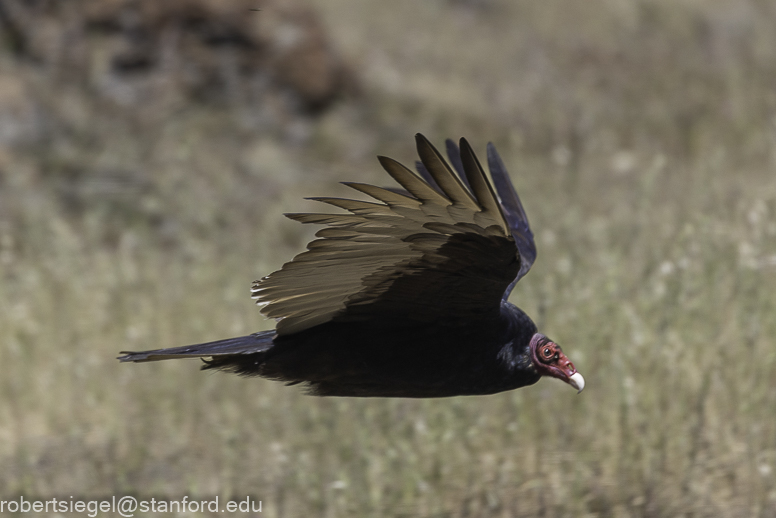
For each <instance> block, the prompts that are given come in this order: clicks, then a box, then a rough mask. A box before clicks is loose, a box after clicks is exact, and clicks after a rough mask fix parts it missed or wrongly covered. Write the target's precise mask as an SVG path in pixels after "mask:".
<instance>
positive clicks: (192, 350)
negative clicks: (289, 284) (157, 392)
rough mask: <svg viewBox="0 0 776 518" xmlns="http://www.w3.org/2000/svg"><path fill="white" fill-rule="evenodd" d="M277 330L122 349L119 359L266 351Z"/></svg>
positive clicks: (212, 355)
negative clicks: (149, 348) (145, 348)
mask: <svg viewBox="0 0 776 518" xmlns="http://www.w3.org/2000/svg"><path fill="white" fill-rule="evenodd" d="M274 338H275V331H262V332H259V333H253V334H252V335H248V336H240V337H237V338H227V339H225V340H216V341H215V342H207V343H204V344H195V345H184V346H183V347H171V348H169V349H154V350H152V351H139V352H135V351H121V354H123V355H124V356H119V357H118V358H117V359H118V360H119V361H121V362H136V363H139V362H155V361H158V360H173V359H178V358H201V357H203V356H210V357H213V358H216V357H218V356H227V355H243V354H254V353H261V352H266V351H267V350H269V349H270V348H271V347H272V340H273V339H274Z"/></svg>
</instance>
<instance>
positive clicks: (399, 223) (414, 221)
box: [119, 135, 584, 397]
mask: <svg viewBox="0 0 776 518" xmlns="http://www.w3.org/2000/svg"><path fill="white" fill-rule="evenodd" d="M416 140H417V145H418V153H419V155H420V158H421V161H420V162H418V163H417V164H416V165H417V170H418V173H419V174H420V176H418V175H415V174H414V173H413V172H412V171H410V170H409V169H407V168H405V167H404V166H402V165H401V164H399V163H398V162H395V161H393V160H391V159H388V158H385V157H380V162H381V164H382V165H383V167H384V168H385V169H386V171H387V172H388V173H389V174H390V175H391V176H392V177H393V178H394V179H395V180H396V181H397V182H398V183H399V184H400V185H401V186H402V188H403V189H387V188H380V187H375V186H371V185H366V184H354V183H350V184H346V185H348V186H350V187H352V188H354V189H356V190H358V191H360V192H363V193H365V194H367V195H369V196H371V197H372V198H374V199H376V200H377V201H378V202H379V203H375V202H364V201H357V200H348V199H340V198H315V199H316V200H318V201H322V202H324V203H328V204H329V205H334V206H336V207H339V208H342V209H345V210H347V211H348V212H349V213H348V214H287V216H288V217H290V218H291V219H295V220H297V221H300V222H303V223H315V224H323V225H326V226H325V228H324V229H322V230H320V231H319V232H318V233H317V234H316V236H317V237H318V239H316V240H315V241H313V242H311V243H310V244H309V245H308V250H307V251H306V252H303V253H301V254H299V255H298V256H297V257H295V258H294V260H293V261H291V262H289V263H286V264H285V265H284V266H283V268H281V269H280V270H278V271H277V272H274V273H273V274H271V275H268V276H267V277H264V278H263V279H261V280H259V281H256V282H255V283H254V286H253V289H252V294H253V296H254V298H256V299H257V301H258V303H260V304H262V305H263V308H262V312H263V313H264V314H265V315H267V316H269V317H272V318H275V319H277V321H278V324H277V326H276V329H275V330H274V331H265V332H260V333H254V334H252V335H248V336H244V337H237V338H230V339H226V340H219V341H216V342H209V343H205V344H197V345H192V346H185V347H175V348H169V349H158V350H152V351H144V352H127V353H126V355H125V356H122V357H120V358H119V359H120V360H121V361H133V362H145V361H155V360H162V359H171V358H187V357H201V358H209V359H208V360H205V365H204V366H203V369H218V370H223V371H227V372H233V373H236V374H240V375H246V376H261V377H265V378H269V379H273V380H278V381H283V382H286V383H287V384H292V385H293V384H298V383H304V384H306V386H307V388H308V391H309V392H310V393H311V394H314V395H319V396H356V397H447V396H458V395H484V394H493V393H497V392H502V391H505V390H512V389H515V388H519V387H523V386H527V385H532V384H534V383H536V382H537V381H538V380H539V379H540V378H541V377H542V376H543V375H549V376H552V377H556V378H559V379H561V380H563V381H565V382H567V383H569V384H570V385H572V386H574V387H575V388H577V389H578V390H580V391H581V390H582V388H583V387H584V379H583V378H582V376H581V375H580V374H579V373H578V372H577V371H576V368H575V367H574V365H573V364H572V363H571V362H570V361H569V360H568V358H566V356H565V354H563V352H562V351H561V349H560V347H559V346H558V345H557V344H555V343H554V342H552V341H551V340H549V339H548V338H547V337H546V336H544V335H542V334H540V333H538V332H537V328H536V325H535V324H534V323H533V321H532V320H531V319H530V318H529V317H528V315H526V314H525V313H524V312H523V311H522V310H520V309H519V308H518V307H516V306H514V305H513V304H511V303H510V302H508V301H507V298H508V296H509V293H510V292H511V290H512V288H513V287H514V285H515V283H516V282H517V281H518V280H519V279H520V278H521V277H522V276H523V275H525V274H526V273H527V272H528V269H529V268H530V266H531V264H532V263H533V260H534V258H535V257H536V249H535V246H534V241H533V234H532V232H531V230H530V227H529V225H528V220H527V218H526V216H525V211H524V210H523V207H522V204H521V203H520V200H519V198H518V197H517V193H516V192H515V190H514V188H513V187H512V183H511V181H510V180H509V177H508V175H507V173H506V169H505V168H504V165H503V162H501V159H500V157H499V156H498V154H497V153H496V151H495V148H494V147H493V146H492V145H489V146H488V163H489V167H490V170H491V175H492V176H493V180H494V183H495V185H496V188H497V190H498V195H496V193H495V192H494V190H493V188H492V187H491V184H490V182H489V181H488V179H487V177H486V176H485V174H484V171H483V170H482V167H481V166H480V165H479V162H478V161H477V158H476V156H475V155H474V152H473V151H472V150H471V147H470V146H469V145H468V143H467V142H466V141H465V140H464V139H462V140H461V146H460V148H458V146H456V145H455V144H454V143H452V142H451V141H448V143H447V150H448V156H449V158H450V162H451V163H452V166H453V168H455V171H453V169H452V168H451V167H450V166H449V165H448V164H447V162H446V161H445V160H444V159H443V158H442V156H441V155H440V154H439V153H438V151H437V150H436V149H435V148H434V147H433V146H432V145H431V144H430V143H429V142H428V141H427V140H426V139H425V138H424V137H423V136H422V135H418V136H416Z"/></svg>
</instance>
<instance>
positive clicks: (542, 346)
mask: <svg viewBox="0 0 776 518" xmlns="http://www.w3.org/2000/svg"><path fill="white" fill-rule="evenodd" d="M529 347H530V348H531V357H532V359H533V364H534V368H535V369H536V370H537V371H538V372H539V374H541V375H542V376H552V377H553V378H558V379H559V380H562V381H565V382H566V383H568V384H569V385H571V386H572V387H574V388H575V389H577V392H582V389H583V388H585V378H583V377H582V375H581V374H580V373H578V372H577V369H576V367H574V364H573V363H571V360H569V359H568V358H567V357H566V355H565V354H563V351H562V350H561V348H560V346H559V345H558V344H556V343H555V342H553V341H552V340H550V339H549V338H547V337H546V336H544V335H543V334H541V333H536V334H534V335H533V337H532V338H531V343H530V345H529Z"/></svg>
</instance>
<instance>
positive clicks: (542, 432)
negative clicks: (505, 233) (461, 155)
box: [0, 0, 776, 517]
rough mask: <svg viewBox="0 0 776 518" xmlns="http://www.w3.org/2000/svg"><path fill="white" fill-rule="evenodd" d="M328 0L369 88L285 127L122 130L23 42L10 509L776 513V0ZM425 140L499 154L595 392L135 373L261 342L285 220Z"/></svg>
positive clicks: (9, 395)
mask: <svg viewBox="0 0 776 518" xmlns="http://www.w3.org/2000/svg"><path fill="white" fill-rule="evenodd" d="M4 7H6V8H7V5H6V6H4ZM314 7H315V8H316V12H317V13H318V15H319V16H320V17H321V20H322V23H323V26H324V27H325V29H326V31H327V32H328V37H329V38H330V39H331V41H332V42H333V45H334V46H335V47H336V48H337V49H338V52H339V53H340V54H341V55H342V56H344V59H345V60H347V61H348V62H349V63H350V67H351V70H352V71H353V74H354V75H355V77H356V78H357V80H358V82H359V88H358V94H357V95H350V96H345V97H344V98H343V99H341V100H339V101H338V102H336V103H335V104H333V105H332V106H331V107H330V108H328V109H326V110H321V111H316V113H314V114H305V113H303V112H299V113H298V114H297V115H294V116H293V117H289V119H288V120H284V121H282V122H278V121H277V120H272V119H270V120H269V122H267V120H265V119H261V117H258V118H257V117H253V118H252V117H251V116H250V113H252V112H250V110H249V109H248V107H247V105H245V104H241V101H240V100H234V99H231V100H230V99H227V101H226V102H223V101H222V102H211V101H208V100H195V101H188V100H187V101H182V100H178V99H177V98H176V101H175V102H174V103H173V104H172V108H170V107H167V108H165V109H164V110H161V111H159V112H158V113H156V112H154V111H153V110H145V111H143V110H142V106H141V107H139V108H137V109H136V108H135V107H130V108H129V109H127V107H126V106H120V104H121V103H116V102H111V101H106V100H105V99H103V98H100V97H99V96H97V95H96V94H94V85H92V84H91V83H89V80H85V81H81V82H61V81H59V80H57V78H58V77H59V76H57V73H56V71H55V70H54V69H56V68H57V66H61V64H60V63H57V62H56V60H53V61H52V60H48V61H46V60H37V61H35V60H29V59H27V60H25V59H21V58H19V57H18V55H17V54H16V53H15V52H16V51H15V49H14V41H13V38H11V37H9V36H8V35H7V34H6V35H5V40H4V41H5V46H4V47H3V48H4V51H3V53H2V55H1V56H0V130H1V131H0V277H1V278H0V364H1V365H2V368H3V374H2V375H1V376H0V466H2V469H0V495H2V496H4V497H10V496H11V495H18V494H24V495H26V496H29V497H31V498H32V497H50V496H52V495H56V496H69V495H80V496H92V497H96V496H105V495H111V494H127V493H129V494H135V495H137V496H138V497H141V498H142V497H150V496H156V497H157V498H158V497H164V498H176V497H180V496H182V495H191V496H192V497H206V496H213V495H220V496H221V497H222V498H231V497H235V496H237V497H240V496H243V495H254V496H255V497H256V498H257V499H261V500H262V501H263V509H264V513H263V514H265V515H267V516H276V517H281V516H283V517H288V516H327V517H346V516H352V517H364V516H427V517H432V516H433V517H464V516H473V517H513V516H514V517H523V516H545V517H556V516H558V517H560V516H572V515H573V516H591V517H592V516H600V517H609V516H611V517H620V516H622V517H628V516H639V517H640V516H644V517H661V516H688V517H689V516H693V517H706V516H708V517H719V516H730V517H739V516H741V517H749V516H756V517H771V516H776V472H774V470H775V469H776V418H774V415H775V414H776V345H774V338H776V297H774V293H776V31H774V30H773V27H774V26H776V4H774V3H773V2H770V1H767V0H738V1H733V0H714V1H705V2H701V1H697V0H679V1H676V0H673V1H669V0H641V1H636V2H627V1H624V0H591V1H588V2H564V1H560V0H547V1H544V2H541V3H539V2H530V1H528V0H526V1H522V0H521V1H506V0H490V1H488V0H482V1H475V0H471V1H466V0H458V1H452V0H451V1H442V0H434V1H427V2H413V1H409V0H399V1H395V2H383V3H375V2H369V3H365V2H358V1H354V0H328V1H326V2H324V1H322V0H315V2H314ZM253 14H255V15H256V16H262V14H261V12H258V13H253ZM11 36H12V35H11ZM17 50H18V49H17ZM260 102H261V99H260ZM246 114H248V115H246ZM257 120H259V122H256V121H257ZM20 121H21V122H20ZM262 121H263V122H262ZM418 131H420V132H423V133H424V134H426V135H427V136H428V137H429V138H431V140H432V141H433V142H436V143H438V144H440V145H441V144H442V140H443V139H444V138H446V137H454V138H458V137H459V136H466V137H467V138H468V139H469V140H470V141H471V142H472V144H473V145H474V146H475V149H476V150H477V151H478V152H479V153H484V147H485V144H486V142H487V141H493V142H494V143H495V144H496V145H497V146H498V149H499V150H500V152H501V154H502V156H503V158H504V159H505V162H506V163H507V165H508V167H509V170H510V172H511V174H512V177H513V179H514V182H515V184H516V186H517V188H518V191H519V193H520V194H521V196H522V198H523V202H524V204H525V205H526V209H527V211H528V214H529V217H530V219H531V223H532V226H533V227H534V230H535V232H536V234H537V241H538V246H539V257H538V260H537V263H536V264H535V266H534V268H533V270H532V272H531V274H530V275H528V276H527V277H526V278H525V279H524V280H523V281H521V283H520V285H519V286H518V288H517V289H516V290H515V292H514V293H513V297H512V300H513V302H515V303H516V304H518V305H519V306H521V307H522V308H523V309H525V310H526V311H527V312H528V313H529V314H531V315H533V317H534V318H535V320H536V321H537V323H538V324H539V325H540V328H541V329H542V330H543V331H544V332H545V333H546V334H548V335H549V336H551V337H553V338H554V339H556V340H557V341H558V342H559V343H561V344H562V345H563V346H564V349H565V351H566V352H567V353H568V354H569V356H570V357H571V359H572V360H573V361H574V363H575V364H576V365H577V367H578V368H579V369H580V371H581V372H582V373H583V374H584V375H585V377H586V379H587V388H586V389H585V391H584V392H583V393H582V394H580V395H579V396H577V395H575V394H574V393H573V391H571V390H569V388H568V387H567V386H565V385H563V384H561V383H557V382H554V381H551V380H550V381H548V380H544V381H542V382H540V383H539V384H538V385H537V386H534V387H531V388H527V389H523V390H518V391H515V392H512V393H505V394H499V395H495V396H488V397H469V398H453V399H445V400H381V399H375V400H357V399H317V398H311V397H308V396H304V395H303V394H302V393H301V391H300V390H299V389H298V388H286V387H283V386H282V385H280V384H277V383H272V382H268V381H264V380H255V379H250V380H246V379H239V378H236V377H232V376H226V375H223V374H204V373H201V372H199V371H198V363H197V362H195V361H190V362H163V363H160V364H148V365H119V363H118V362H117V361H115V359H114V358H115V356H116V355H117V352H118V351H119V350H139V349H146V348H156V347H168V346H175V345H183V344H187V343H194V342H202V341H208V340H212V339H217V338H223V337H227V336H233V335H238V334H246V333H249V332H252V331H256V330H260V329H269V328H270V327H271V325H272V323H271V322H268V321H265V320H264V319H263V318H262V317H261V316H260V315H259V313H258V309H257V308H256V307H255V306H254V305H253V304H251V301H250V299H249V297H248V289H249V287H250V282H251V281H252V280H253V279H255V278H258V277H261V276H262V275H265V274H267V273H269V272H271V271H273V270H274V269H276V268H278V267H279V266H280V265H281V264H282V263H283V262H284V261H286V260H288V259H290V258H291V257H292V256H293V255H294V254H295V253H298V252H299V251H301V250H302V249H303V247H304V245H305V243H306V242H307V241H308V240H309V239H310V238H311V235H312V232H313V230H314V229H311V228H307V227H302V226H301V225H298V224H296V223H293V222H290V221H286V220H285V219H284V218H283V217H282V216H281V213H282V212H284V211H286V212H288V211H300V210H308V209H312V208H313V207H314V205H313V204H311V203H309V202H305V201H302V200H301V197H303V196H313V195H326V194H338V195H342V194H345V193H346V191H345V190H344V189H343V188H341V187H338V186H337V185H336V182H337V181H340V180H355V181H363V182H376V183H378V184H385V182H386V181H387V177H386V175H385V174H384V173H381V172H380V168H379V165H378V164H377V161H376V160H375V159H374V155H376V154H378V153H379V154H385V155H388V156H391V157H394V158H397V159H399V160H401V161H403V162H404V163H408V164H409V163H411V161H412V160H414V150H413V140H412V135H413V134H414V133H415V132H418Z"/></svg>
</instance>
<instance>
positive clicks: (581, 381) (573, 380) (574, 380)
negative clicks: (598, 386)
mask: <svg viewBox="0 0 776 518" xmlns="http://www.w3.org/2000/svg"><path fill="white" fill-rule="evenodd" d="M569 385H571V386H572V387H574V388H575V389H577V394H579V393H580V392H582V389H584V388H585V378H583V377H582V375H581V374H580V373H578V372H575V373H574V374H572V375H571V376H570V377H569Z"/></svg>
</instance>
